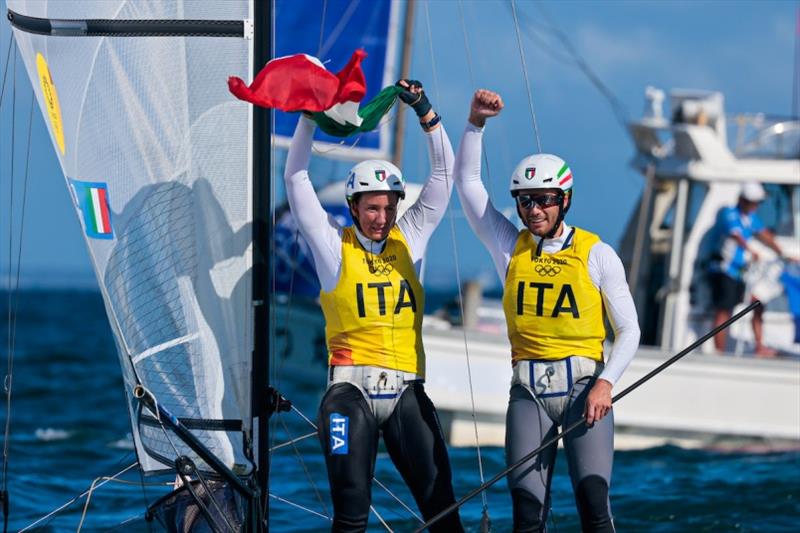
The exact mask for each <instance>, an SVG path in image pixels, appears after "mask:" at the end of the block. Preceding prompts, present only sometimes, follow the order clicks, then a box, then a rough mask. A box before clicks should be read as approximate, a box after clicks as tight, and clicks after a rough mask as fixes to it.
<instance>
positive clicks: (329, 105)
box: [228, 50, 402, 137]
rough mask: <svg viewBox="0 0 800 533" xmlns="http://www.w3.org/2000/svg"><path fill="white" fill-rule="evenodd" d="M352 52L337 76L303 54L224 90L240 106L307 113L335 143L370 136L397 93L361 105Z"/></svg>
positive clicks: (359, 75) (357, 58)
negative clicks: (360, 134)
mask: <svg viewBox="0 0 800 533" xmlns="http://www.w3.org/2000/svg"><path fill="white" fill-rule="evenodd" d="M366 56H367V53H366V52H365V51H363V50H356V51H355V52H353V55H352V56H351V57H350V60H349V61H348V62H347V65H346V66H345V67H344V68H343V69H342V70H340V71H339V72H338V73H337V74H333V73H332V72H329V71H328V70H326V69H325V67H324V66H323V64H322V62H321V61H320V60H319V59H317V58H316V57H312V56H309V55H306V54H295V55H292V56H285V57H279V58H277V59H273V60H272V61H270V62H268V63H267V65H266V66H265V67H264V68H263V69H262V70H261V72H259V73H258V75H257V76H256V78H255V80H253V83H252V84H250V86H249V87H248V86H247V85H245V83H244V81H242V80H241V79H240V78H236V77H230V78H228V89H229V90H230V91H231V93H233V95H234V96H236V97H237V98H239V99H240V100H244V101H246V102H250V103H252V104H255V105H258V106H261V107H268V108H274V109H280V110H281V111H308V112H310V113H311V114H312V118H313V119H314V121H315V122H316V123H317V125H318V126H319V128H320V129H321V130H322V131H324V132H325V133H327V134H328V135H333V136H335V137H348V136H350V135H352V134H354V133H358V132H364V131H372V130H374V129H375V128H376V127H377V126H378V125H379V123H380V120H381V118H382V117H383V116H384V115H385V114H386V113H388V111H389V110H390V109H391V108H392V106H393V105H394V103H395V101H396V99H397V95H398V94H399V93H400V92H401V91H402V89H400V88H399V87H394V86H390V87H386V88H384V89H383V90H382V91H381V92H380V93H378V94H377V95H376V96H375V97H374V98H372V99H371V100H370V101H369V102H367V103H366V104H365V105H363V106H362V105H360V103H361V100H362V99H363V98H364V95H365V94H366V92H367V85H366V79H365V77H364V72H363V71H362V69H361V61H362V60H363V59H364V58H365V57H366Z"/></svg>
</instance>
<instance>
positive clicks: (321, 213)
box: [283, 116, 342, 291]
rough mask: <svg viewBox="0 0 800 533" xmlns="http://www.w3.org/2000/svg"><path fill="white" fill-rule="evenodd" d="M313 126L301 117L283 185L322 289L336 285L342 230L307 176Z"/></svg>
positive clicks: (340, 254) (293, 139)
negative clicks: (324, 206)
mask: <svg viewBox="0 0 800 533" xmlns="http://www.w3.org/2000/svg"><path fill="white" fill-rule="evenodd" d="M314 128H315V124H314V122H313V121H312V120H310V119H308V118H306V117H305V116H301V117H300V120H299V121H298V122H297V127H296V128H295V131H294V136H293V137H292V142H291V144H290V146H289V154H288V155H287V157H286V168H285V169H284V174H283V178H284V181H285V183H286V198H287V199H288V201H289V208H290V209H291V210H292V215H293V216H294V219H295V221H296V222H297V227H298V228H300V233H302V234H303V237H304V238H305V239H306V241H307V242H308V245H309V247H310V248H311V253H312V254H313V256H314V266H315V267H316V269H317V276H318V277H319V281H320V284H321V285H322V288H323V290H326V291H329V290H332V289H333V288H334V287H335V286H336V282H337V281H338V279H339V270H340V268H341V264H342V237H341V231H342V229H341V227H340V226H339V224H338V223H337V222H336V221H335V220H334V219H333V217H331V216H330V215H328V213H327V212H326V211H325V209H323V208H322V204H320V202H319V198H317V193H316V191H314V186H313V185H312V184H311V179H310V178H309V176H308V163H309V161H310V159H311V145H312V142H313V137H314Z"/></svg>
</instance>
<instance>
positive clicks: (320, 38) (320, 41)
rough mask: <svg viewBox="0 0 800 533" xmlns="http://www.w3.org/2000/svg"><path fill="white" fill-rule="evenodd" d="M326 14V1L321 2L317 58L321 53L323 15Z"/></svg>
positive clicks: (323, 26) (323, 32)
mask: <svg viewBox="0 0 800 533" xmlns="http://www.w3.org/2000/svg"><path fill="white" fill-rule="evenodd" d="M327 13H328V0H324V1H323V2H322V19H321V20H320V22H319V45H317V57H319V55H320V54H321V53H322V38H323V36H324V35H325V15H327Z"/></svg>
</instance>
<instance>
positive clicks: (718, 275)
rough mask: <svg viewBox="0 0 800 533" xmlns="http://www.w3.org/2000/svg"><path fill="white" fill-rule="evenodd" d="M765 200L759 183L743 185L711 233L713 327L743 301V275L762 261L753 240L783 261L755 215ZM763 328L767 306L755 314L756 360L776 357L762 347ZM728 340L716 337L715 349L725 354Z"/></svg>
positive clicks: (769, 235)
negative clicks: (713, 251) (732, 204)
mask: <svg viewBox="0 0 800 533" xmlns="http://www.w3.org/2000/svg"><path fill="white" fill-rule="evenodd" d="M765 198H766V192H765V191H764V187H762V186H761V184H760V183H755V182H749V183H745V184H743V185H742V191H741V193H740V195H739V201H738V202H737V203H736V205H735V206H729V207H723V208H722V209H720V211H719V213H718V214H717V220H716V223H715V224H714V227H713V229H712V231H713V232H714V239H715V243H716V244H715V246H716V248H715V250H716V251H715V253H714V255H713V256H712V257H711V262H710V264H709V282H710V284H711V301H712V305H713V308H714V327H717V326H719V325H720V324H722V323H723V322H725V321H726V320H728V319H729V318H730V317H731V314H732V313H733V308H734V307H736V305H738V304H739V303H741V302H742V300H743V299H744V293H745V282H744V279H743V274H744V272H745V271H746V270H747V268H748V267H749V266H750V265H751V264H752V263H753V262H754V261H758V259H759V257H758V253H757V252H756V250H755V249H753V247H752V246H751V242H752V239H753V238H756V239H758V240H759V241H761V242H762V243H764V244H765V245H766V246H768V247H769V248H771V249H772V250H773V251H774V252H775V253H776V254H778V257H780V258H782V257H783V252H782V250H781V248H780V247H779V246H778V244H777V243H776V242H775V237H774V235H773V234H772V232H771V231H769V230H768V229H767V228H766V227H765V226H764V223H763V222H762V221H761V219H760V218H759V216H758V214H756V211H757V210H758V206H759V205H760V204H761V202H763V201H764V199H765ZM763 326H764V306H759V307H757V308H756V309H755V311H754V312H753V337H754V339H755V353H756V356H757V357H775V355H776V352H775V350H773V349H771V348H768V347H767V346H765V345H764V343H763ZM727 340H728V337H727V331H726V330H723V331H721V332H719V333H718V334H717V335H716V336H715V337H714V346H715V348H716V349H717V351H718V352H720V353H722V352H724V351H725V348H726V343H727Z"/></svg>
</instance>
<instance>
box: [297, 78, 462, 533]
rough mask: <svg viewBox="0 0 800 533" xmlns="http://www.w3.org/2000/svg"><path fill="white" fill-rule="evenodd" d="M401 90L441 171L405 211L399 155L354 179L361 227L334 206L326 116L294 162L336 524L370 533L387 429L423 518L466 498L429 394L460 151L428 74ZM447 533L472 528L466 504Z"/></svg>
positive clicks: (304, 128) (353, 174)
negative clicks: (319, 175) (435, 301)
mask: <svg viewBox="0 0 800 533" xmlns="http://www.w3.org/2000/svg"><path fill="white" fill-rule="evenodd" d="M398 85H400V86H401V87H403V88H404V89H405V91H404V92H403V93H401V95H400V98H401V99H402V100H403V101H404V102H406V103H407V104H409V105H410V106H411V107H412V108H413V109H414V111H415V112H416V113H417V116H418V117H419V118H420V125H421V126H422V129H423V131H425V137H426V139H427V142H428V154H429V158H430V164H431V175H430V177H429V178H428V180H427V182H426V183H425V186H424V187H423V189H422V193H421V194H420V197H419V199H418V200H417V201H416V202H415V203H414V205H412V206H411V207H410V208H409V209H408V210H407V211H406V212H405V214H404V215H403V216H402V217H401V218H400V219H399V220H397V207H398V203H399V202H400V201H402V200H403V199H404V198H405V181H404V179H403V175H402V173H401V172H400V169H398V168H397V167H396V166H394V165H393V164H392V163H390V162H388V161H380V160H374V159H373V160H367V161H363V162H361V163H358V164H357V165H355V166H354V167H353V168H352V170H351V171H350V172H349V174H348V176H347V182H346V185H345V191H346V193H345V194H346V196H347V202H348V205H349V207H350V214H351V215H352V217H353V225H352V226H348V227H341V226H340V225H339V224H338V223H337V222H336V221H335V220H334V219H333V217H331V216H329V215H328V214H327V213H326V212H325V211H324V210H323V208H322V206H321V204H320V202H319V200H318V199H317V197H316V194H315V192H314V189H313V187H312V185H311V181H310V179H309V176H308V170H307V169H308V163H309V159H310V155H311V143H312V136H313V133H314V124H313V122H311V121H310V120H309V119H307V118H305V117H301V118H300V121H299V122H298V125H297V129H296V130H295V134H294V137H293V139H292V143H291V146H290V149H289V155H288V158H287V163H286V170H285V180H286V190H287V196H288V199H289V207H290V208H291V210H292V214H293V215H294V217H295V218H296V220H297V225H298V227H299V228H300V231H301V233H302V234H303V237H305V239H306V240H307V241H308V244H309V246H310V248H311V251H312V254H313V256H314V264H315V266H316V270H317V275H318V277H319V280H320V283H321V286H322V290H321V291H320V302H321V304H322V310H323V313H324V315H325V323H326V327H325V335H326V340H327V346H328V365H329V372H328V377H329V379H328V389H327V391H326V393H325V396H324V397H323V399H322V403H321V405H320V409H319V436H320V441H321V443H322V447H323V449H324V451H325V462H326V466H327V469H328V479H329V481H330V487H331V497H332V499H333V507H334V517H333V526H332V530H333V531H348V532H349V531H364V530H365V529H366V527H367V519H368V518H369V506H370V501H371V496H370V489H371V485H372V476H373V470H374V467H375V456H376V453H377V450H378V436H379V433H380V432H382V433H383V437H384V442H385V444H386V449H387V451H388V452H389V455H390V457H391V459H392V461H393V462H394V464H395V466H396V467H397V469H398V470H399V471H400V473H401V475H402V476H403V479H404V480H406V482H407V483H408V485H409V488H410V489H411V492H412V493H413V495H414V499H415V500H416V502H417V504H418V505H419V508H420V511H421V512H422V515H423V516H424V517H425V518H426V519H429V518H432V517H433V516H434V515H436V514H437V513H439V512H440V511H442V510H443V509H444V508H446V507H447V506H448V505H450V504H452V503H453V502H454V501H455V498H454V495H453V487H452V480H451V478H452V476H451V470H450V463H449V459H448V456H447V448H446V446H445V443H444V438H443V435H442V432H441V428H440V427H439V424H438V418H437V416H436V411H435V409H434V407H433V404H432V403H431V401H430V399H429V398H428V396H427V394H426V393H425V390H424V387H423V383H424V377H425V352H424V350H423V347H422V331H421V328H422V316H423V312H424V307H425V295H424V292H423V289H422V285H421V284H420V282H419V272H420V267H421V264H422V258H423V256H424V254H425V249H426V247H427V244H428V240H429V239H430V236H431V234H432V233H433V231H434V229H436V226H437V225H438V224H439V222H440V221H441V219H442V217H443V215H444V212H445V209H446V207H447V202H448V201H449V199H450V192H451V189H452V168H453V149H452V147H451V145H450V141H449V139H448V138H447V134H446V132H445V131H444V127H443V126H442V125H441V123H440V117H439V115H437V114H436V113H435V111H434V110H433V109H432V107H431V104H430V103H429V102H428V98H427V96H425V93H424V91H423V90H422V85H421V84H420V83H419V82H414V81H410V80H400V81H398ZM434 530H435V531H447V532H452V531H455V532H458V531H463V528H462V526H461V522H460V519H459V516H458V512H457V511H454V512H453V513H451V514H449V515H448V516H447V517H446V518H445V519H444V520H442V521H441V522H439V523H437V525H436V527H435V528H434Z"/></svg>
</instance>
